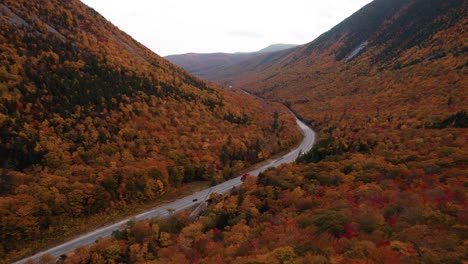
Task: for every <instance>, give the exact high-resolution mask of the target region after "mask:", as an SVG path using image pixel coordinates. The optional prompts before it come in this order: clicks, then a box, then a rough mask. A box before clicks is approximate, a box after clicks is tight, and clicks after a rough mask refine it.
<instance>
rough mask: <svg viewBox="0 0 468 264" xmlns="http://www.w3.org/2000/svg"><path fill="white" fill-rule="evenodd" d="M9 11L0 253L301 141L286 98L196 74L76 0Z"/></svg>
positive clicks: (40, 244)
mask: <svg viewBox="0 0 468 264" xmlns="http://www.w3.org/2000/svg"><path fill="white" fill-rule="evenodd" d="M0 21H1V23H0V54H1V55H0V135H1V137H0V241H1V243H0V263H3V262H10V261H11V260H14V259H19V258H20V257H24V256H27V255H30V254H32V253H33V252H37V251H39V249H41V248H44V247H46V246H50V245H51V244H54V243H57V241H60V240H64V239H66V238H69V237H71V236H74V235H76V234H77V232H82V231H85V230H86V228H91V226H88V225H90V222H93V221H94V222H93V225H103V224H105V222H103V221H109V220H112V219H113V218H112V217H118V216H119V215H120V217H123V216H124V215H123V214H124V213H125V212H129V211H131V210H132V208H134V207H138V206H140V205H144V204H150V203H154V202H155V201H158V200H159V199H160V198H164V197H165V196H166V195H171V194H173V193H174V192H175V191H176V190H178V189H179V188H180V187H181V186H190V184H191V183H193V182H205V184H206V185H207V186H209V185H210V184H215V183H218V182H221V181H224V180H225V179H229V178H231V177H233V176H237V174H239V173H241V172H242V171H243V170H245V169H246V168H248V167H249V166H250V165H252V164H255V163H257V162H259V161H262V160H265V159H267V158H269V157H271V156H272V155H274V154H276V153H278V152H281V151H283V150H286V149H289V148H290V147H291V146H293V145H295V144H296V143H297V142H299V140H300V139H301V134H300V132H299V130H298V129H297V127H296V123H295V120H294V118H293V117H292V116H291V115H290V114H289V112H288V111H287V109H286V108H285V107H284V106H281V105H280V104H278V103H269V102H266V101H263V100H260V99H256V98H252V97H250V96H247V95H244V94H241V93H236V92H232V91H225V90H222V89H220V88H218V87H216V86H215V85H213V84H211V83H208V82H205V81H203V80H201V79H198V78H196V77H194V76H191V75H189V74H187V73H186V72H185V71H184V70H182V69H180V68H177V67H176V66H174V65H172V64H170V63H169V62H167V61H166V60H164V59H162V58H161V57H159V56H158V55H156V54H154V53H153V52H151V51H150V50H148V49H147V48H145V47H144V46H143V45H141V44H139V43H138V42H136V41H135V40H133V39H132V38H131V37H130V36H128V35H127V34H125V33H124V32H122V31H120V30H119V29H117V28H116V27H115V26H113V25H112V24H111V23H109V22H108V21H107V20H105V19H104V18H103V17H102V16H101V15H99V14H98V13H97V12H95V11H94V10H92V9H90V8H89V7H87V6H85V5H84V4H82V3H81V2H80V1H78V0H70V1H59V0H47V1H29V0H20V1H18V0H5V1H2V3H0ZM109 217H110V219H109ZM114 220H115V219H114Z"/></svg>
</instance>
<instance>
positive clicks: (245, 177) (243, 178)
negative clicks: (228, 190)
mask: <svg viewBox="0 0 468 264" xmlns="http://www.w3.org/2000/svg"><path fill="white" fill-rule="evenodd" d="M247 176H249V174H248V173H244V174H242V176H241V178H240V179H241V181H242V182H244V181H245V179H247Z"/></svg>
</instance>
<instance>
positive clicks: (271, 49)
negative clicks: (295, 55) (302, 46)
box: [257, 44, 298, 53]
mask: <svg viewBox="0 0 468 264" xmlns="http://www.w3.org/2000/svg"><path fill="white" fill-rule="evenodd" d="M296 46H298V45H296V44H273V45H270V46H268V47H266V48H263V49H261V50H259V51H257V53H269V52H274V51H281V50H285V49H290V48H294V47H296Z"/></svg>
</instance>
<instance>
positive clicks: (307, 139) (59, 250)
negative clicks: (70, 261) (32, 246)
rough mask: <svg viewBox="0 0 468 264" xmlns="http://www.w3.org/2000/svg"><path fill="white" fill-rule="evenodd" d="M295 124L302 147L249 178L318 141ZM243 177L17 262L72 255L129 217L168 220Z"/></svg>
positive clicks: (286, 160) (263, 167) (252, 173)
mask: <svg viewBox="0 0 468 264" xmlns="http://www.w3.org/2000/svg"><path fill="white" fill-rule="evenodd" d="M296 122H297V125H298V126H299V127H300V129H301V130H302V131H303V134H304V139H303V141H302V143H301V144H300V146H299V147H297V148H295V149H294V150H292V151H291V152H289V153H288V154H285V155H284V156H281V157H279V158H278V159H276V160H273V161H270V162H269V163H268V164H266V165H263V166H261V167H260V168H257V169H255V170H253V171H250V172H249V174H250V175H255V176H258V174H259V173H260V172H262V171H264V170H266V169H268V168H270V167H277V166H279V165H281V164H285V163H291V162H294V161H295V160H296V158H297V157H298V156H299V155H300V154H301V152H307V151H309V150H310V149H311V148H312V145H313V144H314V142H315V132H314V131H313V130H312V129H311V128H309V127H308V126H306V125H305V124H304V123H303V122H301V121H300V120H298V119H296ZM240 178H241V176H239V177H237V178H234V179H231V180H229V181H226V182H223V183H221V184H219V185H216V186H213V187H211V188H208V189H205V190H203V191H200V192H196V193H194V194H192V195H189V196H186V197H184V198H182V199H179V200H176V201H174V202H172V203H168V204H165V205H162V206H160V207H157V208H155V209H152V210H150V211H147V212H144V213H141V214H139V215H136V216H134V217H129V218H126V219H124V220H122V221H120V222H118V223H115V224H112V225H109V226H106V227H103V228H100V229H97V230H95V231H93V232H90V233H87V234H84V235H82V236H80V237H78V238H75V239H73V240H71V241H68V242H66V243H64V244H61V245H59V246H56V247H54V248H51V249H48V250H45V251H42V252H39V253H37V254H36V255H34V256H31V257H28V258H26V259H22V260H20V261H18V262H15V263H18V264H20V263H26V261H27V260H28V259H32V260H34V261H38V260H39V259H40V258H41V256H42V255H45V254H51V255H53V256H55V257H59V256H60V255H62V254H65V253H67V252H70V251H72V250H74V249H76V248H77V247H80V246H83V245H89V244H93V243H94V242H95V241H96V240H97V239H98V238H99V237H105V236H109V235H111V234H112V231H114V230H116V229H118V228H119V227H120V226H122V225H124V224H125V223H127V222H128V221H129V220H130V218H135V219H136V220H144V219H149V218H154V217H166V216H168V215H169V211H172V210H174V212H179V211H183V210H184V209H187V208H189V207H191V206H193V205H195V204H196V203H200V202H202V201H204V200H206V199H207V198H208V197H209V195H210V193H212V192H216V193H220V194H223V193H226V192H228V191H229V190H231V189H232V188H233V187H237V186H239V185H241V184H242V181H241V179H240ZM194 199H197V201H196V202H194Z"/></svg>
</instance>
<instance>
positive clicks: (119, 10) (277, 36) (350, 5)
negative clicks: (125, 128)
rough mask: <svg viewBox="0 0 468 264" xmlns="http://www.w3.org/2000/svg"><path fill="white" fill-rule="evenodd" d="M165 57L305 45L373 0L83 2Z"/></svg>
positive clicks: (88, 0)
mask: <svg viewBox="0 0 468 264" xmlns="http://www.w3.org/2000/svg"><path fill="white" fill-rule="evenodd" d="M82 2H84V3H85V4H87V5H88V6H90V7H92V8H94V9H95V10H96V11H98V12H99V13H101V14H102V15H103V16H104V17H106V18H107V19H108V20H109V21H111V22H112V23H113V24H114V25H116V26H118V27H119V28H120V29H122V30H123V31H125V32H127V33H128V34H130V35H131V36H132V37H134V38H135V39H136V40H138V41H139V42H141V43H143V44H144V45H145V46H147V47H148V48H150V49H152V50H153V51H154V52H156V53H158V54H159V55H162V56H166V55H170V54H181V53H188V52H198V53H210V52H237V51H241V52H247V51H256V50H260V49H262V48H264V47H266V46H268V45H270V44H275V43H288V44H304V43H307V42H310V41H312V40H313V39H315V38H316V37H318V36H319V35H320V34H321V33H323V32H325V31H327V30H329V29H330V28H332V27H333V26H334V25H336V24H337V23H339V22H340V21H342V20H343V19H345V18H346V17H348V16H350V15H351V14H353V13H354V12H355V11H357V10H358V9H359V8H361V7H362V6H364V5H365V4H367V3H369V2H371V0H229V1H227V0H82Z"/></svg>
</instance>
